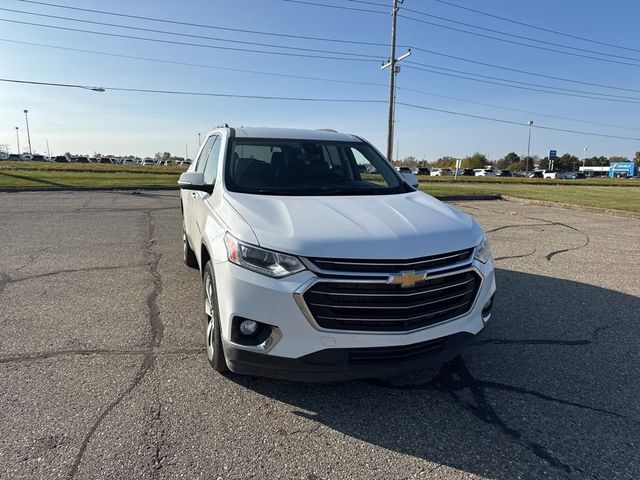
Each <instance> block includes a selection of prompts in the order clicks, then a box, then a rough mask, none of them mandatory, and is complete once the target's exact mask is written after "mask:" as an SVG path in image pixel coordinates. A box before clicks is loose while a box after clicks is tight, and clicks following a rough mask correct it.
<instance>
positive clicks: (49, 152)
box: [45, 139, 51, 160]
mask: <svg viewBox="0 0 640 480" xmlns="http://www.w3.org/2000/svg"><path fill="white" fill-rule="evenodd" d="M45 141H46V142H47V156H48V157H49V160H51V150H49V139H47V140H45Z"/></svg>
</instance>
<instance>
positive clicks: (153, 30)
mask: <svg viewBox="0 0 640 480" xmlns="http://www.w3.org/2000/svg"><path fill="white" fill-rule="evenodd" d="M0 11H5V12H12V13H20V14H24V15H33V16H37V17H46V18H54V19H56V20H67V21H72V22H80V23H89V24H92V25H102V26H107V27H116V28H124V29H128V30H137V31H143V32H151V33H162V34H165V35H175V36H179V37H188V38H199V39H204V40H214V41H218V42H228V43H239V44H243V45H254V46H256V45H257V46H261V47H269V48H282V49H286V50H298V51H303V52H314V53H327V54H331V55H344V56H355V57H361V58H362V57H368V58H371V59H376V60H377V59H379V58H380V57H379V56H376V55H366V54H360V53H350V52H336V51H334V50H321V49H315V48H303V47H291V46H289V45H276V44H272V43H271V44H270V43H264V42H250V41H246V40H229V39H227V38H220V37H209V36H206V35H193V34H189V33H181V32H171V31H167V30H157V29H153V28H144V27H132V26H129V25H119V24H117V23H108V22H98V21H94V20H86V19H82V18H72V17H62V16H59V15H48V14H45V13H35V12H27V11H24V10H13V9H10V8H1V7H0Z"/></svg>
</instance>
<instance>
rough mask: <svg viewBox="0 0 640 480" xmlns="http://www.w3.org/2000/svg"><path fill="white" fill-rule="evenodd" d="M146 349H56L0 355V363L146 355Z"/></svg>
mask: <svg viewBox="0 0 640 480" xmlns="http://www.w3.org/2000/svg"><path fill="white" fill-rule="evenodd" d="M145 353H146V350H142V349H138V350H135V349H132V350H109V349H95V350H55V351H50V352H39V353H31V354H29V353H27V354H22V355H14V356H7V357H0V364H3V363H14V362H24V361H30V360H46V359H48V358H55V357H63V356H89V355H144V354H145Z"/></svg>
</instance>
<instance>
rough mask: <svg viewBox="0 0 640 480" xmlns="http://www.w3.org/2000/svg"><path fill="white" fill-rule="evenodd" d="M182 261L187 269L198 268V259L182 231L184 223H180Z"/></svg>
mask: <svg viewBox="0 0 640 480" xmlns="http://www.w3.org/2000/svg"><path fill="white" fill-rule="evenodd" d="M182 261H183V262H184V264H185V265H186V266H187V267H189V268H198V259H197V258H196V254H195V252H194V251H193V250H192V249H191V246H190V245H189V240H188V239H187V232H186V230H185V229H184V221H183V222H182Z"/></svg>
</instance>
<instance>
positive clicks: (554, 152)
mask: <svg viewBox="0 0 640 480" xmlns="http://www.w3.org/2000/svg"><path fill="white" fill-rule="evenodd" d="M556 158H558V151H557V150H549V160H555V159H556Z"/></svg>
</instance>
